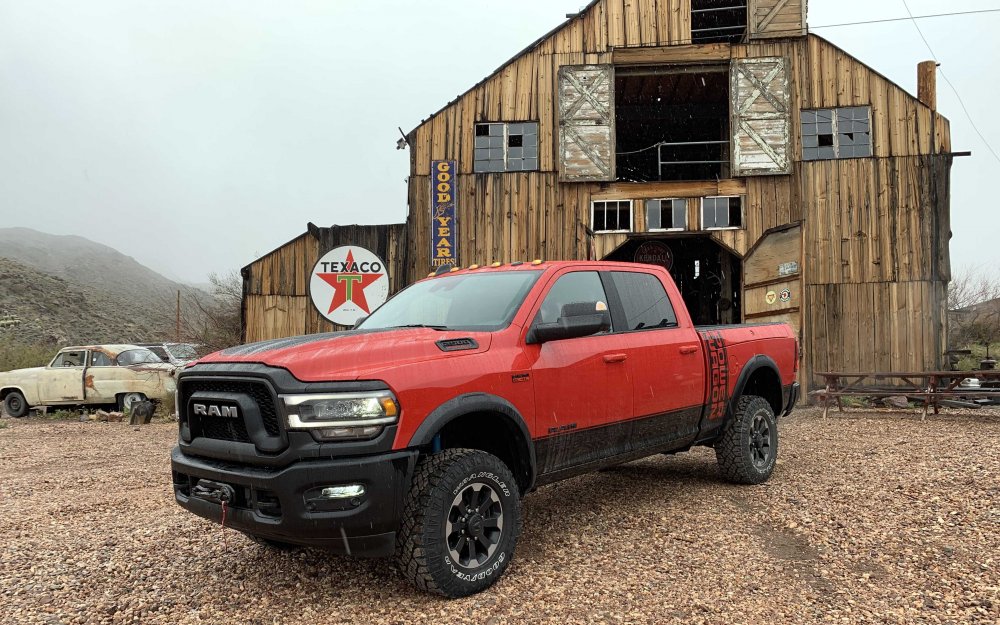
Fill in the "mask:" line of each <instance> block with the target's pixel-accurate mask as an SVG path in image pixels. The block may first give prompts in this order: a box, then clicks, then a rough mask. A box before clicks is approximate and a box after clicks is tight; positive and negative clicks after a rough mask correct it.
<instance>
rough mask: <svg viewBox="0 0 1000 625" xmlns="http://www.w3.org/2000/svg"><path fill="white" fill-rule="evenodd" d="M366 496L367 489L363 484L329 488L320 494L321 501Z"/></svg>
mask: <svg viewBox="0 0 1000 625" xmlns="http://www.w3.org/2000/svg"><path fill="white" fill-rule="evenodd" d="M364 494H365V487H364V486H362V485H361V484H351V485H349V486H328V487H327V488H324V489H323V490H322V491H320V493H319V498H320V499H351V498H352V497H361V496H362V495H364Z"/></svg>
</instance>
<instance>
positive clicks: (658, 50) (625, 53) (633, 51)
mask: <svg viewBox="0 0 1000 625" xmlns="http://www.w3.org/2000/svg"><path fill="white" fill-rule="evenodd" d="M609 2H613V0H609ZM730 52H731V51H730V46H729V44H722V43H712V44H700V45H681V46H660V47H649V48H615V50H614V51H613V52H612V59H613V62H614V64H615V65H662V64H668V63H699V62H706V61H709V62H710V61H728V60H729V58H730Z"/></svg>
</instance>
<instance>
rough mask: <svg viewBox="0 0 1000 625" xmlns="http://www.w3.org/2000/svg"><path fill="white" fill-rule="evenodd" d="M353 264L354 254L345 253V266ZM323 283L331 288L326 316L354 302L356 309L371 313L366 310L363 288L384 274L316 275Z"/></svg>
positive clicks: (366, 301) (366, 304)
mask: <svg viewBox="0 0 1000 625" xmlns="http://www.w3.org/2000/svg"><path fill="white" fill-rule="evenodd" d="M353 264H354V254H353V253H352V252H348V253H347V266H348V267H350V266H351V265H353ZM316 275H317V276H319V277H320V278H321V279H322V280H323V281H324V282H326V283H327V284H329V285H330V286H332V287H333V300H332V301H331V302H330V310H329V311H327V314H329V313H332V312H333V311H335V310H337V309H338V308H340V307H341V306H343V305H344V304H346V303H347V302H354V303H355V304H356V305H357V307H358V308H360V309H361V310H363V311H365V312H366V313H371V311H370V310H368V300H367V299H366V298H365V288H367V287H368V286H369V285H370V284H371V283H372V282H375V281H376V280H378V279H379V278H381V277H382V276H384V275H385V274H384V273H358V272H355V273H319V274H316Z"/></svg>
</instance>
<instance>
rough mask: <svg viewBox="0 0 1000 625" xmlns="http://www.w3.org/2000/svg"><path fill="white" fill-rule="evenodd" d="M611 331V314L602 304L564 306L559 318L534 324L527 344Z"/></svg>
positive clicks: (577, 303)
mask: <svg viewBox="0 0 1000 625" xmlns="http://www.w3.org/2000/svg"><path fill="white" fill-rule="evenodd" d="M610 329H611V313H609V312H608V307H607V305H605V304H604V303H603V302H575V303H572V304H564V305H563V307H562V311H561V313H560V314H559V318H558V319H556V320H555V321H553V322H552V323H539V324H536V325H535V327H534V328H532V329H531V332H530V333H529V334H528V341H527V342H528V343H546V342H548V341H560V340H563V339H575V338H580V337H583V336H591V335H594V334H597V333H599V332H606V331H607V330H610Z"/></svg>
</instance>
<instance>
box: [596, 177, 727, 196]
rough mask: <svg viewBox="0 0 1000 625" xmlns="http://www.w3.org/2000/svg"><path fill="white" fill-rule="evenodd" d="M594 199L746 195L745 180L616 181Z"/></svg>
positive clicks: (605, 187)
mask: <svg viewBox="0 0 1000 625" xmlns="http://www.w3.org/2000/svg"><path fill="white" fill-rule="evenodd" d="M602 187H603V188H602V189H601V190H600V191H597V192H595V193H594V194H593V196H592V198H591V199H593V200H617V199H621V200H651V199H656V198H686V197H710V196H714V195H746V192H747V186H746V183H745V182H744V181H743V180H719V181H716V182H616V183H613V184H608V185H602Z"/></svg>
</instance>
